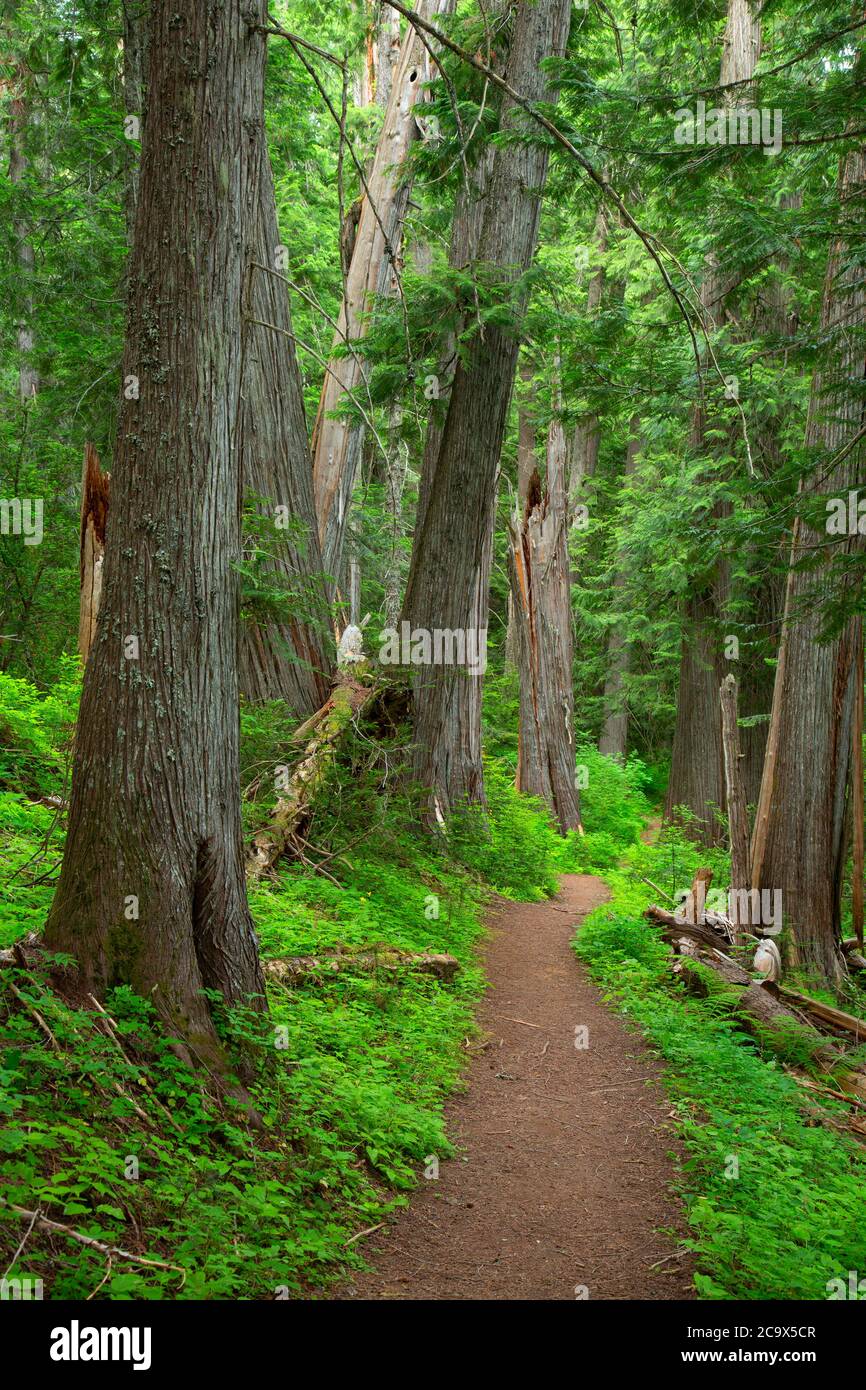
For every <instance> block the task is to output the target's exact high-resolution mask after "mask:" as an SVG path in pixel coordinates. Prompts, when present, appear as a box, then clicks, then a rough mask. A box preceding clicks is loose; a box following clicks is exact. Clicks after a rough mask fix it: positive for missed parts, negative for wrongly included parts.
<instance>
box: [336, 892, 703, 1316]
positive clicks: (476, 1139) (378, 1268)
mask: <svg viewBox="0 0 866 1390" xmlns="http://www.w3.org/2000/svg"><path fill="white" fill-rule="evenodd" d="M606 897H607V888H606V886H605V885H604V883H602V882H601V880H600V879H597V878H593V877H589V876H586V875H577V874H566V875H564V876H563V878H562V882H561V889H560V894H559V896H558V897H557V898H555V899H553V900H552V901H547V902H541V903H500V904H499V906H498V907H497V908H496V909H495V911H494V915H493V917H492V919H491V921H490V923H489V926H490V936H489V940H488V943H487V948H486V964H487V973H488V979H489V980H490V985H491V988H490V989H489V991H488V993H487V995H486V997H485V999H484V1000H483V1002H482V1004H481V1006H480V1009H479V1023H480V1025H481V1027H482V1029H483V1030H484V1036H485V1038H486V1039H487V1040H488V1041H487V1045H486V1046H485V1047H484V1048H483V1050H479V1051H478V1053H477V1055H476V1056H475V1058H474V1060H473V1062H472V1064H471V1066H470V1068H469V1072H468V1077H467V1081H468V1087H467V1090H466V1092H465V1093H464V1094H462V1095H461V1096H459V1097H457V1098H456V1099H455V1100H454V1101H452V1103H451V1105H450V1106H449V1113H448V1120H449V1134H450V1135H451V1137H452V1138H453V1139H454V1141H455V1144H456V1146H457V1150H458V1153H457V1156H456V1157H455V1158H454V1159H451V1160H447V1161H443V1162H442V1163H441V1164H440V1174H439V1178H438V1180H436V1181H433V1180H430V1181H427V1182H422V1183H421V1184H420V1189H419V1190H418V1191H417V1192H416V1193H415V1195H414V1196H413V1197H412V1201H411V1204H410V1205H409V1207H408V1208H407V1209H406V1210H404V1211H401V1212H399V1213H397V1215H396V1216H395V1217H394V1218H393V1220H392V1222H391V1223H390V1224H389V1227H388V1228H387V1230H384V1231H381V1232H379V1233H377V1234H376V1235H375V1236H374V1237H373V1238H372V1239H371V1240H370V1241H369V1243H368V1244H367V1246H366V1255H367V1257H368V1259H369V1260H370V1261H371V1263H372V1264H373V1266H374V1267H373V1269H372V1270H370V1271H368V1272H366V1273H363V1274H359V1275H357V1276H356V1277H355V1278H354V1279H353V1281H352V1283H351V1284H350V1285H348V1286H344V1287H343V1288H342V1290H341V1291H340V1292H339V1294H338V1295H337V1297H339V1298H344V1299H345V1298H352V1297H356V1298H364V1299H437V1300H439V1299H495V1300H500V1299H555V1300H559V1299H574V1298H575V1297H577V1296H578V1295H577V1293H576V1288H577V1286H580V1285H583V1286H585V1288H586V1289H587V1290H588V1295H589V1297H590V1299H650V1300H663V1299H676V1298H689V1297H693V1296H694V1294H693V1289H692V1284H691V1279H690V1276H689V1260H688V1256H687V1255H684V1254H683V1253H682V1252H680V1251H678V1249H677V1244H676V1240H675V1238H674V1237H672V1236H666V1235H663V1234H660V1233H659V1230H658V1228H660V1227H663V1228H678V1227H679V1228H681V1226H682V1221H681V1216H680V1213H679V1212H678V1208H677V1203H676V1200H675V1199H674V1197H673V1196H672V1194H671V1192H670V1184H671V1182H672V1181H673V1179H674V1176H675V1168H674V1163H673V1160H672V1159H671V1158H670V1156H669V1152H670V1150H671V1148H672V1147H673V1136H672V1133H671V1129H670V1119H669V1105H668V1103H666V1101H665V1096H664V1093H663V1091H662V1088H661V1086H660V1085H658V1084H652V1083H653V1082H655V1081H657V1078H658V1076H659V1073H660V1068H659V1065H658V1064H657V1063H656V1062H655V1060H654V1059H653V1058H652V1057H651V1056H650V1055H649V1053H648V1051H647V1049H646V1047H645V1046H644V1044H643V1042H642V1041H641V1039H640V1038H639V1037H638V1036H637V1035H636V1034H634V1033H630V1032H628V1031H627V1030H626V1028H625V1026H624V1024H623V1023H622V1022H621V1021H620V1019H619V1018H617V1017H616V1015H615V1014H613V1013H612V1012H611V1011H610V1010H609V1009H607V1008H606V1007H605V1005H604V1004H603V1003H602V1002H601V998H600V995H599V992H598V990H597V989H596V988H595V987H594V986H593V985H591V984H590V983H589V981H588V979H587V977H586V973H585V970H584V968H583V966H582V965H581V964H580V963H579V962H578V960H577V958H576V957H575V955H574V952H573V951H572V950H571V946H570V942H571V939H572V936H573V934H574V927H575V924H576V923H577V922H578V921H579V920H581V919H582V918H583V917H584V916H585V915H586V914H587V913H588V912H590V911H591V910H592V909H593V908H594V907H597V906H598V905H599V903H602V902H604V901H605V899H606ZM530 1025H531V1026H530ZM582 1025H583V1026H585V1027H586V1028H588V1041H589V1046H588V1048H585V1049H578V1048H577V1047H576V1046H575V1030H576V1028H578V1027H580V1026H582ZM647 1081H649V1082H650V1084H649V1085H647V1084H646V1082H647ZM584 1296H585V1295H584Z"/></svg>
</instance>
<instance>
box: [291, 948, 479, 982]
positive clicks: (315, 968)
mask: <svg viewBox="0 0 866 1390" xmlns="http://www.w3.org/2000/svg"><path fill="white" fill-rule="evenodd" d="M459 969H460V962H459V961H458V960H457V958H456V957H455V956H450V955H447V954H446V953H445V952H435V951H420V952H415V951H402V950H400V948H399V947H397V946H380V947H375V946H372V947H365V948H364V949H363V950H361V951H335V952H334V953H333V954H325V953H323V954H322V955H319V956H287V957H284V958H282V959H278V960H269V961H265V965H264V971H265V978H266V979H269V980H277V981H278V982H279V983H280V984H281V985H286V986H288V987H289V988H292V987H296V986H298V985H304V984H308V983H311V982H313V983H319V982H322V981H324V980H325V979H328V978H330V977H331V976H333V975H338V974H340V973H341V972H343V971H352V970H360V971H362V972H364V973H370V974H378V973H379V972H380V971H384V972H386V973H388V974H395V973H396V972H397V971H400V970H414V971H417V972H418V973H419V974H421V975H432V976H434V978H435V979H437V980H441V982H442V983H443V984H450V983H451V981H452V980H453V979H454V976H455V975H456V974H457V971H458V970H459Z"/></svg>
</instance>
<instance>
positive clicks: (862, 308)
mask: <svg viewBox="0 0 866 1390" xmlns="http://www.w3.org/2000/svg"><path fill="white" fill-rule="evenodd" d="M864 183H866V155H864V152H863V150H862V149H856V150H853V151H851V152H850V153H849V154H848V155H847V156H845V158H844V159H843V160H842V163H841V166H840V172H839V200H840V208H841V210H842V211H841V217H842V229H841V230H840V233H839V235H838V237H837V238H836V240H835V241H834V243H833V245H832V247H831V250H830V256H829V260H828V265H827V278H826V282H825V288H824V301H823V306H822V313H821V339H822V341H823V340H825V339H828V338H829V340H830V343H831V345H832V351H833V354H834V356H833V361H832V365H831V366H830V367H828V368H827V369H825V370H824V371H822V372H818V373H817V374H816V376H815V379H814V381H813V383H812V396H811V401H810V408H809V421H808V425H807V429H806V444H807V447H809V448H812V449H814V450H818V451H820V454H821V457H822V462H821V463H819V466H817V467H816V470H815V473H814V474H813V476H812V478H811V479H810V480H809V481H808V483H806V484H805V485H804V487H803V495H804V500H806V499H808V498H809V497H810V496H812V495H817V497H818V498H819V499H820V498H821V497H830V498H833V497H838V498H842V499H845V500H846V501H847V498H848V494H849V491H851V490H853V489H856V488H857V487H858V485H859V484H860V483H861V481H862V478H863V476H864V466H866V451H864V447H863V444H862V441H860V442H854V441H855V440H856V436H857V432H858V430H860V429H861V428H862V423H863V403H862V399H861V397H860V395H858V392H857V388H856V385H855V383H857V382H859V381H861V380H862V378H863V368H864V356H863V344H862V335H863V329H864V324H866V290H864V286H863V280H862V273H861V272H860V270H859V268H858V267H857V266H856V264H855V263H854V262H853V261H852V260H851V256H850V252H849V249H848V236H847V235H846V231H845V222H846V219H848V218H850V219H852V220H851V222H850V224H849V225H850V227H851V233H850V235H851V236H853V237H856V236H857V235H858V234H859V224H856V223H855V222H854V221H853V219H854V217H855V215H856V214H855V213H854V212H853V211H852V209H854V208H856V207H857V205H858V200H861V199H862V197H863V191H864ZM846 450H847V452H845V453H844V457H837V456H838V455H840V454H842V452H843V451H846ZM827 460H830V461H831V462H832V466H831V464H830V463H828V462H827ZM818 505H819V506H820V500H819V502H818ZM862 543H863V542H862V537H859V536H856V535H854V536H847V537H845V538H844V539H838V540H836V541H833V542H828V534H827V533H825V532H819V531H817V530H814V529H813V528H812V526H811V525H810V524H809V522H808V521H807V520H806V519H805V518H804V517H803V516H799V517H798V519H797V522H796V523H795V526H794V534H793V539H792V544H791V568H790V571H789V576H788V588H787V594H786V604H785V610H786V611H785V625H784V633H783V639H782V648H783V650H782V651H781V652H780V659H779V664H778V667H777V670H776V687H775V691H774V697H773V719H772V724H771V729H770V735H769V739H768V756H767V762H766V766H765V771H764V781H763V783H762V786H761V799H760V804H759V817H758V821H757V824H756V828H755V847H754V852H753V865H754V867H753V874H754V879H755V886H756V887H763V888H769V889H771V890H774V889H778V890H780V891H781V893H782V908H783V912H784V915H785V918H786V921H787V923H788V926H789V928H790V946H789V950H790V957H791V962H792V964H793V965H795V966H797V967H799V968H801V969H803V970H805V971H806V972H807V973H809V974H812V975H814V976H816V977H817V978H819V979H821V980H823V981H826V982H834V981H837V980H838V979H839V977H840V974H841V963H840V953H839V937H840V931H839V927H840V914H841V896H842V876H843V870H844V861H845V837H844V826H845V803H846V789H847V786H848V777H849V764H850V757H851V730H852V723H853V718H854V709H855V685H856V682H857V679H858V678H859V659H858V627H857V622H856V620H855V619H853V618H852V619H849V620H848V621H847V622H846V623H845V625H844V627H843V629H842V631H841V632H839V633H838V635H836V636H834V637H832V638H831V640H829V641H826V640H822V638H824V637H825V636H826V634H825V633H824V631H823V624H824V611H823V610H824V609H825V607H826V605H827V603H829V602H832V600H833V599H834V598H838V595H839V580H838V575H837V573H836V571H835V568H834V563H833V562H834V561H836V560H838V558H839V556H845V555H847V554H851V553H853V552H854V551H855V550H858V549H860V548H862ZM804 561H811V564H810V565H808V566H807V568H805V569H804V568H803V562H804Z"/></svg>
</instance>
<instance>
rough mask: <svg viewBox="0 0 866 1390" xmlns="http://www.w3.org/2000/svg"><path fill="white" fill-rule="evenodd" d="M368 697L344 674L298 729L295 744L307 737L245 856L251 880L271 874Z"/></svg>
mask: <svg viewBox="0 0 866 1390" xmlns="http://www.w3.org/2000/svg"><path fill="white" fill-rule="evenodd" d="M371 698H373V692H371V690H370V688H369V687H368V686H365V685H360V684H359V683H358V682H357V681H354V680H352V679H351V678H349V677H348V676H346V677H344V678H343V680H341V682H340V684H339V685H337V686H335V688H334V689H333V690H332V692H331V694H330V696H329V697H328V699H327V700H326V701H325V703H324V705H323V706H322V708H321V709H320V710H317V711H316V713H315V714H314V715H312V716H311V718H310V719H308V720H307V721H306V723H305V724H302V725H301V727H300V728H299V729H297V730H296V732H295V735H294V740H293V741H294V742H296V743H300V742H301V741H302V740H303V739H305V738H306V739H308V740H309V741H308V743H307V746H306V748H305V749H304V751H303V753H302V755H301V757H300V759H299V761H298V762H297V763H296V764H295V766H294V768H293V770H292V772H291V775H290V777H289V781H288V786H287V787H286V790H285V794H284V795H283V796H281V797H280V799H279V801H278V802H277V804H276V806H275V807H274V812H273V815H272V817H271V819H270V821H269V823H268V825H266V826H265V827H264V829H262V830H260V831H258V833H257V834H256V835H255V836H254V837H253V843H252V848H251V850H250V852H249V854H248V855H247V866H246V869H247V878H248V879H249V880H252V881H255V880H257V879H259V878H261V877H262V876H263V875H264V874H266V873H271V872H272V871H273V870H274V868H275V867H276V865H277V863H278V861H279V859H280V857H281V856H282V855H283V853H284V852H285V851H286V849H288V848H289V846H290V844H291V842H292V840H293V838H294V836H295V835H296V834H297V832H298V831H299V830H300V828H301V826H302V824H303V822H304V820H305V818H306V817H307V815H308V813H309V811H310V810H311V808H312V804H313V801H314V800H315V797H316V793H317V791H318V790H319V789H320V788H321V787H322V785H323V783H324V782H325V779H326V777H327V774H328V771H329V770H330V768H331V766H332V764H333V761H334V757H335V754H336V746H337V743H338V742H339V739H340V737H341V735H342V734H343V733H344V732H345V731H346V729H347V728H348V726H349V725H350V724H351V722H352V720H353V719H354V717H355V715H356V714H358V713H359V711H360V710H361V709H362V708H363V706H364V705H365V703H366V702H367V701H368V700H370V699H371Z"/></svg>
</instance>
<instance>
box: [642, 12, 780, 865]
mask: <svg viewBox="0 0 866 1390" xmlns="http://www.w3.org/2000/svg"><path fill="white" fill-rule="evenodd" d="M760 54H761V21H760V17H759V11H758V8H757V5H755V4H754V0H728V21H727V26H726V29H725V35H724V47H723V53H722V64H721V74H720V78H719V85H720V87H722V88H723V89H724V88H725V87H727V86H729V85H732V84H739V85H733V93H732V94H730V93H729V94H727V95H726V102H725V104H726V105H727V106H734V107H736V106H750V105H751V104H752V100H753V93H752V91H751V88H750V87H749V86H748V80H749V79H750V78H751V77H752V76H753V75H754V72H755V69H756V67H757V62H758V58H759V57H760ZM723 266H724V255H723V253H722V252H721V251H719V252H716V251H711V252H710V254H709V256H708V257H707V262H706V265H705V267H704V277H703V281H702V283H701V304H702V307H703V313H704V319H705V321H706V324H707V328H708V330H709V331H711V332H712V331H715V330H718V329H720V328H721V327H722V325H723V323H724V301H725V298H726V296H727V295H728V294H729V293H730V292H731V290H732V289H733V288H734V286H733V285H732V284H731V281H730V277H729V276H727V275H726V274H725V272H724V269H723ZM709 423H710V422H709V421H708V420H707V419H706V415H705V411H704V409H703V407H702V406H701V405H700V404H697V405H696V406H695V410H694V414H693V418H692V431H691V442H692V446H693V447H694V448H695V449H697V450H700V449H702V448H704V447H705V445H704V436H705V432H706V430H707V426H708V424H709ZM727 598H728V576H727V573H726V572H725V566H724V565H722V564H720V565H719V566H718V567H717V570H716V572H715V573H714V574H712V575H710V576H707V577H706V578H705V579H704V580H703V581H701V580H696V582H695V584H694V585H693V588H692V592H691V593H690V595H689V597H688V599H687V601H686V611H685V615H684V631H683V643H682V651H681V659H680V678H679V690H678V696H677V722H676V727H675V730H674V744H673V752H672V756H671V775H670V782H669V785H668V794H667V802H666V806H665V816H666V818H670V816H671V814H672V811H673V809H674V807H676V806H685V807H686V808H687V809H688V810H689V811H690V812H691V814H692V816H693V817H694V819H693V821H692V822H691V833H692V834H693V835H694V836H695V838H697V839H698V840H699V841H700V842H701V843H702V844H705V845H716V844H720V843H721V842H722V836H723V829H722V826H721V824H720V822H719V818H718V816H717V815H716V814H715V808H717V807H718V808H721V809H722V810H724V808H725V777H724V764H723V759H722V736H721V727H720V715H719V694H718V692H719V686H720V684H721V682H722V679H723V677H724V675H725V674H726V670H727V665H726V662H725V660H724V657H723V652H722V644H721V642H720V633H719V629H718V627H716V626H714V619H716V618H718V617H719V616H720V615H721V613H722V611H723V610H724V608H725V605H726V602H727ZM710 711H712V715H711V718H712V727H711V728H707V727H706V720H707V717H708V713H709V712H710Z"/></svg>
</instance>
